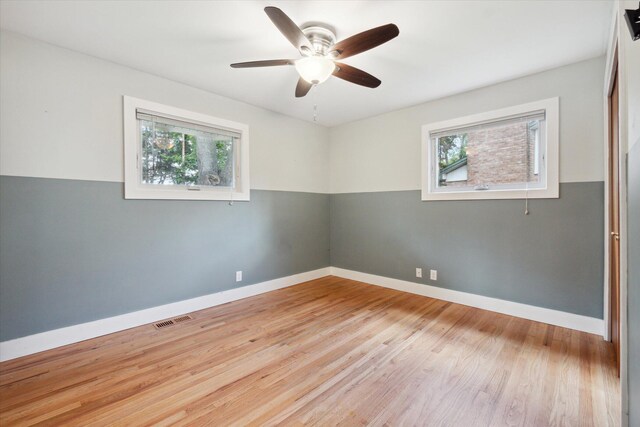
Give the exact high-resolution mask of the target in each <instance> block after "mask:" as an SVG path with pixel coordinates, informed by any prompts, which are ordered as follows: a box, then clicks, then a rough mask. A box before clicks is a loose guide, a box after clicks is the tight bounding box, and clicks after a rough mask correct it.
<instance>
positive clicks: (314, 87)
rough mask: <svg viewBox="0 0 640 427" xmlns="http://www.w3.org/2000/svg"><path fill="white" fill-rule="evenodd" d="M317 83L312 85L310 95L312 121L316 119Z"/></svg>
mask: <svg viewBox="0 0 640 427" xmlns="http://www.w3.org/2000/svg"><path fill="white" fill-rule="evenodd" d="M316 86H317V85H313V87H312V88H311V90H312V91H313V93H312V95H311V96H313V121H314V122H317V121H318V95H316V92H317V87H316Z"/></svg>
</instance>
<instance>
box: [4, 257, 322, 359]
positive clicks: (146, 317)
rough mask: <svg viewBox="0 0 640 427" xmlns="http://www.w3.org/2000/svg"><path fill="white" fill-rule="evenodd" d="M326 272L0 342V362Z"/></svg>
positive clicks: (217, 303)
mask: <svg viewBox="0 0 640 427" xmlns="http://www.w3.org/2000/svg"><path fill="white" fill-rule="evenodd" d="M329 271H330V267H326V268H321V269H319V270H313V271H307V272H305V273H300V274H294V275H292V276H287V277H281V278H279V279H274V280H269V281H267V282H261V283H256V284H254V285H248V286H243V287H241V288H235V289H229V290H226V291H222V292H217V293H215V294H209V295H204V296H201V297H197V298H192V299H188V300H184V301H178V302H174V303H171V304H166V305H161V306H158V307H152V308H147V309H145V310H140V311H134V312H132V313H127V314H122V315H119V316H114V317H108V318H106V319H100V320H95V321H92V322H87V323H81V324H79V325H73V326H68V327H65V328H60V329H54V330H52V331H46V332H41V333H39V334H34V335H29V336H26V337H22V338H16V339H14V340H9V341H4V342H0V361H5V360H10V359H15V358H17V357H21V356H26V355H28V354H33V353H39V352H41V351H44V350H49V349H52V348H56V347H61V346H63V345H67V344H73V343H76V342H79V341H84V340H87V339H90V338H95V337H99V336H102V335H107V334H111V333H113V332H118V331H122V330H124V329H129V328H134V327H136V326H140V325H145V324H148V323H152V322H157V321H158V320H164V319H168V318H170V317H176V316H179V315H181V314H185V313H191V312H193V311H197V310H202V309H204V308H208V307H213V306H216V305H220V304H225V303H228V302H231V301H236V300H239V299H242V298H247V297H251V296H254V295H258V294H262V293H265V292H269V291H274V290H276V289H281V288H286V287H288V286H293V285H296V284H298V283H302V282H306V281H309V280H314V279H319V278H321V277H324V276H328V275H329Z"/></svg>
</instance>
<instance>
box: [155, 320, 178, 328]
mask: <svg viewBox="0 0 640 427" xmlns="http://www.w3.org/2000/svg"><path fill="white" fill-rule="evenodd" d="M171 325H175V323H174V321H173V320H163V321H162V322H157V323H154V324H153V326H155V327H156V329H160V328H166V327H167V326H171Z"/></svg>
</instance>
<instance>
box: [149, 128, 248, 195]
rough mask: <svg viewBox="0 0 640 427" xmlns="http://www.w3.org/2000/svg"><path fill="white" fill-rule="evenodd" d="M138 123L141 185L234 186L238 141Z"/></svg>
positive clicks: (225, 136)
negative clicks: (235, 146)
mask: <svg viewBox="0 0 640 427" xmlns="http://www.w3.org/2000/svg"><path fill="white" fill-rule="evenodd" d="M138 123H139V126H140V137H141V138H140V139H141V141H142V159H141V163H142V165H141V166H142V183H143V184H155V185H198V186H214V187H233V186H234V145H235V144H236V143H237V138H235V137H232V136H228V135H220V134H216V133H213V132H204V131H202V130H196V129H189V128H188V127H183V126H175V125H169V124H164V123H158V122H155V121H153V120H138Z"/></svg>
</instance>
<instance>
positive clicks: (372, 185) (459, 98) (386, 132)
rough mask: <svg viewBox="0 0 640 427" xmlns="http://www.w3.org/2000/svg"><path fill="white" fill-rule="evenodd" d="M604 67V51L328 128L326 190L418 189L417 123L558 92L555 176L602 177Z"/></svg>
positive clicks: (563, 178) (571, 179)
mask: <svg viewBox="0 0 640 427" xmlns="http://www.w3.org/2000/svg"><path fill="white" fill-rule="evenodd" d="M604 68H605V67H604V56H603V57H599V58H595V59H591V60H588V61H584V62H579V63H576V64H571V65H567V66H564V67H561V68H556V69H553V70H550V71H546V72H542V73H539V74H534V75H531V76H526V77H522V78H519V79H516V80H511V81H508V82H504V83H499V84H496V85H493V86H488V87H485V88H481V89H478V90H474V91H471V92H466V93H462V94H459V95H455V96H451V97H447V98H443V99H439V100H435V101H431V102H427V103H424V104H421V105H417V106H414V107H411V108H407V109H403V110H398V111H394V112H391V113H387V114H383V115H380V116H376V117H371V118H368V119H364V120H360V121H358V122H354V123H349V124H345V125H342V126H338V127H334V128H331V129H330V134H329V135H330V154H329V157H330V160H329V170H330V172H329V176H330V180H331V184H330V190H331V192H332V193H346V192H368V191H396V190H417V189H419V188H420V179H421V178H420V177H421V171H420V156H421V143H420V142H421V141H420V139H421V127H422V125H424V124H427V123H430V122H438V121H441V120H447V119H453V118H456V117H462V116H466V115H470V114H476V113H480V112H484V111H490V110H495V109H499V108H504V107H509V106H513V105H519V104H523V103H527V102H531V101H536V100H540V99H546V98H551V97H556V96H559V97H560V181H561V182H579V181H602V180H603V179H604V172H603V137H604V133H603V132H604V128H603V120H604V119H603V117H604V116H603V92H602V88H603V81H604ZM469 72H472V70H470V71H469ZM419 84H437V82H429V81H426V80H425V81H424V82H420V83H419Z"/></svg>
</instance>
